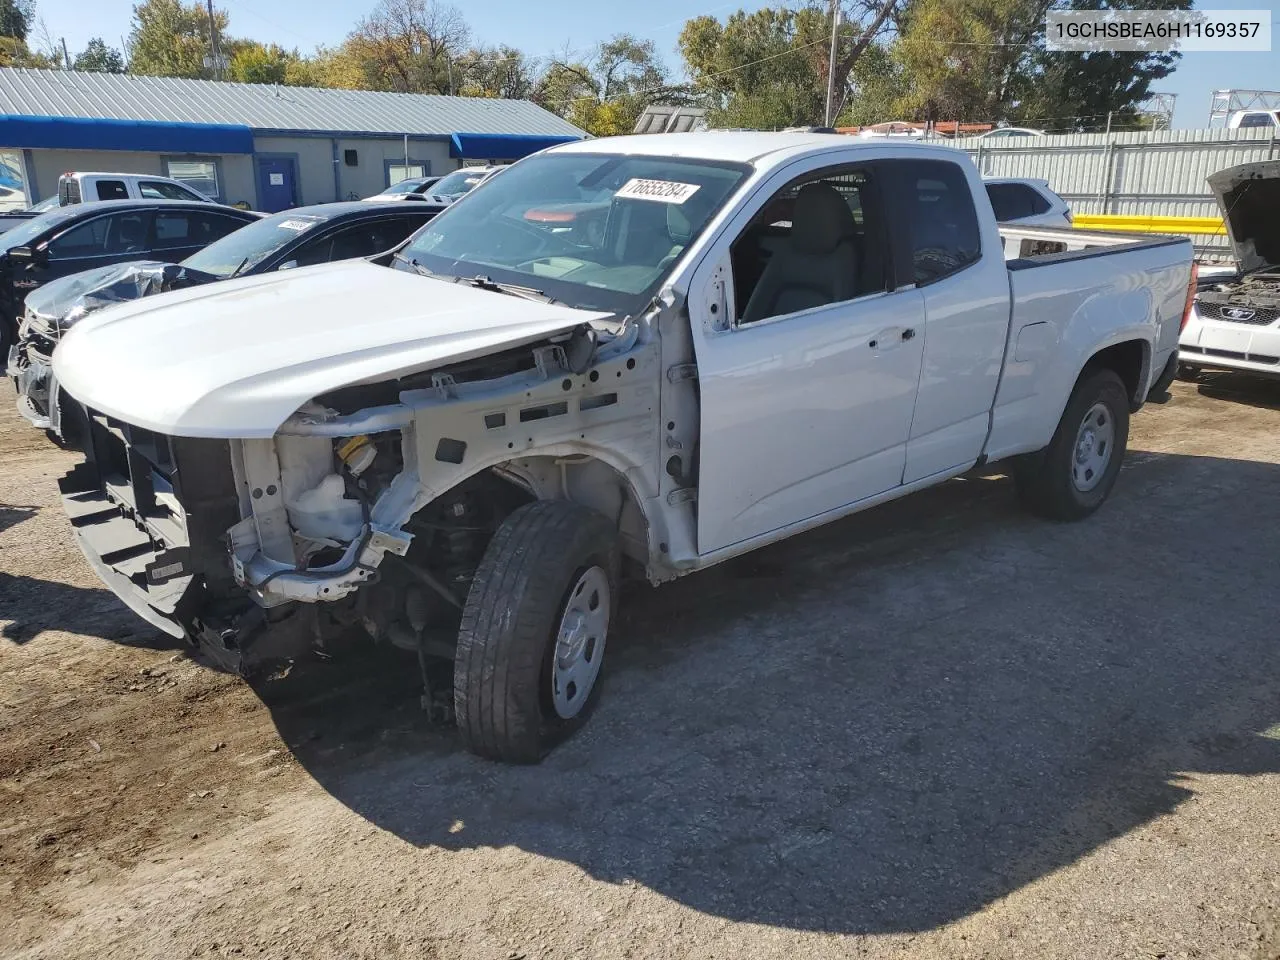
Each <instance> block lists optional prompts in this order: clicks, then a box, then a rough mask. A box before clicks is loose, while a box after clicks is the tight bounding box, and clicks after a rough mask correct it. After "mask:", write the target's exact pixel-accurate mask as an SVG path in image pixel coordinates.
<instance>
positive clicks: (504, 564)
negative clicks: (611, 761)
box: [453, 500, 619, 763]
mask: <svg viewBox="0 0 1280 960" xmlns="http://www.w3.org/2000/svg"><path fill="white" fill-rule="evenodd" d="M618 564H619V560H618V543H617V534H616V532H615V530H614V528H613V525H612V524H611V523H610V522H609V520H608V519H606V518H605V517H604V516H602V515H601V514H598V513H596V512H595V511H593V510H589V509H587V508H586V507H582V506H579V505H578V504H575V503H570V502H567V501H561V500H542V501H538V502H535V503H531V504H527V505H526V506H523V507H521V508H519V509H518V510H516V511H515V512H513V513H512V514H511V515H510V516H509V517H507V519H506V520H505V521H504V522H503V524H502V526H501V527H499V528H498V532H497V533H496V534H494V537H493V539H492V540H491V541H490V542H489V546H488V547H487V548H486V550H485V554H484V558H483V559H482V560H481V561H480V566H479V567H478V568H477V569H476V573H475V576H474V577H473V579H472V581H471V589H470V592H469V593H468V595H467V602H466V605H465V606H464V608H463V612H462V625H461V627H460V629H459V631H458V649H457V653H456V655H455V657H454V680H453V699H454V709H455V712H456V714H457V718H458V729H459V730H460V732H461V733H462V739H463V742H464V743H465V744H466V746H467V748H468V749H469V750H471V751H472V752H473V753H476V754H479V755H480V756H482V757H487V758H489V759H492V760H503V761H506V762H509V763H537V762H538V761H539V760H541V759H542V758H543V757H544V756H545V755H546V754H547V752H548V751H549V750H550V749H551V748H552V747H554V746H555V745H556V744H557V743H559V742H561V741H562V740H564V739H565V738H567V737H568V736H570V735H571V734H572V733H574V731H576V730H577V729H578V728H579V727H581V726H582V725H583V724H584V723H585V722H586V720H587V717H588V715H589V714H590V712H591V710H592V708H593V707H594V705H595V702H596V700H597V699H598V697H599V693H600V670H601V667H602V665H603V660H604V653H605V640H606V638H607V634H608V630H609V622H610V620H611V619H612V614H613V609H614V607H615V605H616V603H617V583H618Z"/></svg>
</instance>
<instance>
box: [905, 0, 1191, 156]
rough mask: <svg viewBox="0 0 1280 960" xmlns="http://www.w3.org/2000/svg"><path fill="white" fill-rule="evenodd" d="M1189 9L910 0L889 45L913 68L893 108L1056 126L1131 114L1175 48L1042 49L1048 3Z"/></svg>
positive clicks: (1175, 4)
mask: <svg viewBox="0 0 1280 960" xmlns="http://www.w3.org/2000/svg"><path fill="white" fill-rule="evenodd" d="M1104 6H1105V7H1107V8H1111V9H1188V8H1189V7H1190V6H1191V0H1106V2H1105V3H1104V2H1102V0H913V2H912V4H911V6H910V8H909V12H908V14H907V16H906V17H905V18H904V22H903V25H902V34H901V36H900V37H899V40H898V42H897V43H896V44H895V45H894V47H893V51H892V57H893V60H894V62H895V64H896V67H897V70H898V73H899V75H900V76H902V77H905V78H909V81H910V82H909V84H907V85H906V87H905V89H904V90H903V91H902V93H901V95H900V96H899V97H898V98H897V100H896V103H895V106H894V110H895V112H896V114H897V115H900V116H901V117H903V118H906V119H914V120H939V119H947V120H979V121H996V120H1009V121H1012V122H1015V123H1024V124H1028V125H1032V126H1040V127H1045V128H1047V129H1053V130H1066V131H1070V130H1080V129H1087V128H1100V127H1102V126H1103V125H1104V124H1105V122H1106V115H1107V114H1108V113H1109V112H1110V113H1112V114H1113V120H1114V121H1116V122H1119V123H1124V124H1132V123H1135V122H1136V120H1137V107H1138V104H1140V103H1141V102H1142V101H1143V100H1144V99H1146V97H1147V95H1148V94H1149V93H1150V91H1151V84H1152V82H1154V81H1156V80H1159V79H1161V78H1163V77H1165V76H1168V75H1169V73H1171V72H1172V70H1173V68H1174V65H1175V64H1176V63H1177V60H1178V56H1179V55H1178V54H1177V53H1168V52H1156V53H1062V52H1050V51H1048V50H1046V49H1045V33H1044V24H1045V16H1046V14H1047V13H1048V12H1049V11H1050V10H1051V9H1076V10H1085V9H1095V10H1096V9H1100V8H1102V7H1104Z"/></svg>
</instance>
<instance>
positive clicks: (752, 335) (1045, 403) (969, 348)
mask: <svg viewBox="0 0 1280 960" xmlns="http://www.w3.org/2000/svg"><path fill="white" fill-rule="evenodd" d="M1003 233H1004V235H1003V236H1002V230H1001V229H999V228H997V226H996V221H995V219H994V217H993V216H992V212H991V206H990V203H989V201H988V199H987V195H986V192H985V190H984V189H983V185H982V181H981V179H980V178H979V176H978V173H977V171H976V170H975V169H974V167H973V166H972V165H971V164H970V162H969V161H968V159H967V158H966V157H965V156H964V155H963V154H962V153H959V152H957V151H954V150H951V149H947V148H945V147H935V146H924V145H919V144H913V143H905V142H894V141H889V140H879V141H858V140H855V139H852V138H847V137H838V136H831V135H823V134H767V133H724V134H718V133H696V134H672V135H662V136H641V137H620V138H614V139H610V140H593V141H586V142H582V143H576V144H570V145H565V146H561V147H555V148H553V149H550V150H547V151H544V152H542V153H539V154H536V155H534V156H531V157H529V158H526V159H525V160H522V161H520V162H519V163H517V164H515V165H514V166H512V167H510V168H509V169H508V170H507V171H506V172H505V173H504V174H503V176H501V177H499V178H497V179H495V180H494V181H493V183H491V184H489V185H487V186H486V187H485V189H483V190H478V191H476V192H475V193H473V194H470V195H468V196H467V197H465V198H463V199H462V200H460V201H459V202H458V203H457V204H455V205H453V206H451V207H450V208H449V209H448V210H447V211H445V212H444V213H442V214H441V215H440V216H439V217H438V218H437V219H435V220H434V221H432V223H430V224H429V225H427V226H426V227H425V228H423V230H422V231H420V232H419V233H418V234H416V235H415V236H414V238H413V239H412V240H411V241H410V242H409V244H408V245H407V246H406V247H405V248H404V249H403V250H402V251H400V252H399V253H398V254H397V255H396V259H395V262H394V263H393V264H391V265H390V266H384V265H377V264H374V263H369V262H363V261H352V262H348V263H345V264H334V265H329V266H321V267H314V268H306V269H300V270H292V271H289V272H288V273H285V274H270V275H266V276H261V277H252V278H248V279H243V280H231V281H227V282H225V283H222V284H218V285H216V286H212V287H203V288H198V289H193V290H186V291H180V292H175V293H171V294H166V295H163V296H159V297H154V298H150V299H146V300H141V301H138V302H135V303H127V304H123V305H120V306H116V307H111V308H108V309H106V310H104V311H102V312H101V313H99V314H97V315H95V316H92V317H89V318H87V319H86V320H84V321H83V322H81V323H80V324H78V325H77V326H76V327H74V328H73V329H72V330H71V332H70V333H69V334H68V336H67V337H66V338H65V340H64V341H63V342H62V344H61V345H60V346H59V348H58V350H57V353H56V355H55V358H54V368H55V371H56V375H57V377H58V380H59V382H60V383H61V384H62V388H63V389H64V390H65V391H67V392H68V393H70V394H71V395H72V396H74V397H75V398H76V399H77V400H79V401H80V402H81V403H83V404H84V405H85V407H86V408H87V411H88V415H89V420H90V430H89V433H90V440H89V444H88V447H89V453H88V459H87V461H86V462H85V463H84V464H82V465H81V466H80V467H78V468H77V469H76V470H74V471H73V472H72V473H71V474H69V475H68V476H67V477H66V478H65V479H64V480H63V482H62V489H63V494H64V503H65V506H66V510H67V512H68V514H69V515H70V518H71V522H72V525H73V526H74V528H75V533H76V536H77V538H78V540H79V542H80V544H81V546H82V547H83V549H84V552H85V554H86V556H87V557H88V558H89V561H90V562H91V563H92V564H93V566H94V567H95V568H96V570H97V572H98V573H99V574H100V575H101V577H102V579H103V580H104V581H106V583H107V584H108V585H109V586H110V587H111V588H112V589H113V590H114V591H115V592H116V593H117V594H118V595H119V596H120V597H121V598H122V599H124V601H125V602H126V603H128V604H129V605H130V606H131V607H132V608H133V609H134V610H136V611H137V612H138V613H139V614H140V615H141V616H143V617H145V618H146V619H147V620H149V621H150V622H151V623H153V624H155V625H156V626H158V627H159V628H160V629H162V630H166V631H168V632H169V633H171V634H173V635H175V636H186V637H188V638H189V639H191V640H193V641H195V642H198V643H200V644H202V645H203V646H204V647H205V648H206V649H207V650H208V651H209V652H210V654H212V655H213V656H214V657H215V658H218V659H220V660H221V661H223V662H225V663H227V664H229V665H231V664H235V665H239V666H241V667H243V665H244V664H245V663H248V662H252V661H254V660H256V659H260V658H264V657H267V656H280V655H283V651H284V650H285V649H286V644H287V643H288V642H296V641H304V642H312V643H314V642H316V641H317V639H321V640H322V639H323V638H324V637H326V636H329V635H331V634H332V633H334V632H335V631H339V630H343V629H344V628H345V629H348V630H349V629H350V628H352V627H355V626H363V627H364V628H365V629H366V630H367V632H368V633H369V634H371V635H372V636H373V637H374V638H375V639H376V640H379V641H383V642H387V643H391V644H394V645H397V646H401V647H405V648H408V649H410V650H415V651H417V652H418V654H419V659H420V663H421V664H422V665H423V674H424V679H426V680H427V681H428V686H429V687H430V685H431V678H432V676H433V673H432V671H433V669H435V666H434V665H435V664H437V663H444V664H446V665H447V664H449V663H452V692H451V695H449V694H448V693H446V696H447V698H448V701H449V702H450V703H451V704H452V705H453V706H454V708H455V715H456V720H457V723H458V725H459V727H460V729H461V731H462V734H463V737H464V740H465V742H466V743H467V744H468V746H469V747H470V748H471V749H472V750H474V751H475V752H477V753H479V754H482V755H484V756H488V757H493V758H500V759H504V760H510V761H520V762H527V761H536V760H537V759H538V758H540V757H541V756H542V755H543V754H544V753H545V752H546V751H547V750H548V749H549V748H550V747H551V746H552V745H553V744H554V743H556V742H557V741H558V740H560V739H562V738H563V737H565V736H566V735H567V734H569V733H570V732H572V731H573V730H574V729H575V728H577V727H578V726H579V725H580V724H581V723H582V722H583V721H584V719H585V718H586V716H587V714H588V712H589V711H590V708H591V706H592V704H593V702H594V701H595V699H596V697H597V695H598V693H599V690H600V684H599V677H600V669H601V666H602V664H603V661H604V657H605V647H606V639H607V637H608V633H609V627H610V621H611V619H612V617H613V614H614V610H615V606H616V603H617V600H618V584H619V575H620V570H621V568H622V567H623V565H624V564H626V565H629V566H630V567H631V568H632V569H634V570H636V571H640V572H642V573H643V575H644V576H646V577H647V578H648V579H649V580H650V581H652V582H654V583H658V582H661V581H665V580H669V579H671V578H674V577H678V576H680V575H682V574H686V573H691V572H693V571H696V570H699V569H702V568H704V567H709V566H711V565H713V564H716V563H719V562H720V561H723V560H726V559H729V558H730V557H734V556H737V555H739V554H743V553H745V552H747V551H750V550H753V549H755V548H757V547H760V546H763V545H765V544H768V543H770V542H773V541H776V540H779V539H781V538H783V537H787V536H790V535H792V534H795V533H800V532H802V531H804V530H808V529H811V528H813V527H816V526H819V525H821V524H824V523H827V522H829V521H832V520H835V519H837V518H839V517H843V516H846V515H848V514H851V513H854V512H856V511H859V510H864V509H866V508H868V507H871V506H873V505H875V504H878V503H882V502H884V501H886V500H890V499H893V498H895V497H900V496H902V495H904V494H907V493H911V492H913V491H916V490H920V489H922V488H924V487H929V486H932V485H934V484H938V483H942V482H943V481H945V480H947V479H948V478H950V477H955V476H957V475H959V474H962V473H965V472H966V471H969V470H972V469H973V468H974V467H975V466H981V465H983V464H986V463H989V462H991V461H1000V460H1003V461H1008V462H1009V464H1010V469H1011V471H1012V472H1013V474H1014V475H1015V476H1016V478H1017V485H1018V489H1019V490H1020V491H1021V494H1022V496H1023V498H1024V499H1025V501H1026V503H1027V504H1028V505H1029V506H1030V507H1031V508H1033V509H1034V510H1035V511H1037V512H1038V513H1040V514H1043V515H1045V516H1047V517H1051V518H1056V519H1061V520H1074V519H1078V518H1081V517H1085V516H1088V515H1089V514H1091V513H1092V512H1093V511H1094V510H1096V509H1097V508H1098V506H1099V505H1100V504H1101V503H1102V502H1103V501H1104V500H1105V499H1106V497H1107V495H1108V494H1109V493H1110V491H1111V488H1112V486H1113V484H1114V483H1115V481H1116V475H1117V473H1118V471H1119V469H1120V464H1121V459H1122V458H1123V456H1124V452H1125V444H1126V438H1127V433H1128V424H1129V415H1130V414H1131V413H1132V412H1134V411H1136V410H1137V409H1138V408H1139V407H1140V406H1142V404H1143V402H1144V400H1145V399H1146V397H1147V394H1148V391H1149V390H1150V389H1152V387H1153V384H1156V383H1157V382H1158V380H1159V379H1160V378H1161V377H1162V376H1163V377H1165V378H1172V375H1173V369H1174V363H1175V348H1176V346H1177V340H1178V331H1179V323H1180V319H1181V318H1183V317H1184V316H1185V313H1186V309H1187V306H1188V303H1189V285H1190V279H1191V262H1192V251H1191V245H1190V243H1189V242H1188V241H1187V240H1185V239H1177V238H1156V239H1152V238H1143V239H1141V240H1136V241H1135V240H1132V239H1131V238H1123V237H1116V236H1115V235H1089V234H1079V233H1076V232H1074V231H1070V230H1053V229H1046V228H1038V229H1036V230H1035V231H1033V232H1032V233H1030V234H1025V235H1024V234H1022V233H1019V232H1018V231H1015V230H1004V231H1003ZM1021 242H1024V243H1029V244H1031V245H1032V248H1034V249H1035V250H1036V251H1037V252H1039V253H1041V254H1042V255H1039V256H1035V257H1022V256H1019V255H1017V251H1016V250H1013V249H1012V246H1016V245H1017V244H1018V243H1021ZM1106 244H1111V246H1106ZM1046 245H1047V246H1046ZM1006 246H1010V251H1011V253H1010V255H1011V259H1009V261H1008V262H1006V259H1005V255H1006ZM1045 250H1050V251H1060V252H1049V253H1047V254H1044V253H1043V251H1045ZM103 369H106V370H110V371H111V376H109V377H102V376H99V375H96V373H97V371H101V370H103ZM726 615H728V614H726ZM286 638H287V639H286ZM445 669H446V670H447V669H448V668H447V666H446V667H445ZM435 676H437V677H438V676H439V673H438V672H437V673H436V674H435ZM435 686H436V688H437V689H436V692H437V693H438V692H440V688H441V684H440V683H439V682H438V680H437V682H436V684H435ZM445 689H446V690H447V687H446V688H445Z"/></svg>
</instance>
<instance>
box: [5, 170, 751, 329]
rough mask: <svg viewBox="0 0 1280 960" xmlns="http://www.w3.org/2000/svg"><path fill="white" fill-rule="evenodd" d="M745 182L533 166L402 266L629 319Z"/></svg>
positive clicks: (438, 230)
mask: <svg viewBox="0 0 1280 960" xmlns="http://www.w3.org/2000/svg"><path fill="white" fill-rule="evenodd" d="M749 172H750V168H749V167H747V166H746V165H743V164H734V163H727V162H719V163H716V162H708V161H700V160H693V159H687V158H685V159H682V158H674V157H643V156H608V155H600V154H586V153H576V152H574V153H546V154H541V155H539V156H535V157H530V158H529V159H527V160H523V161H521V162H520V163H518V164H516V165H515V166H513V167H510V168H509V169H507V170H506V171H505V172H504V173H503V174H502V176H500V177H495V178H494V179H493V181H492V182H491V183H490V184H489V185H488V186H487V187H485V188H484V189H483V190H478V191H476V192H475V193H474V194H472V195H471V196H469V197H467V198H466V199H464V200H462V201H459V202H458V203H456V204H453V205H452V206H450V207H449V208H447V209H446V210H445V211H444V212H443V213H441V214H440V215H439V216H438V217H436V218H435V219H434V220H432V221H431V222H430V223H428V224H427V225H426V226H425V227H424V228H423V229H422V230H421V231H419V233H418V234H417V236H416V237H415V238H414V240H413V242H412V243H411V244H410V245H409V246H407V247H406V248H405V249H404V250H403V251H402V255H403V257H404V259H405V260H407V261H409V262H410V263H416V264H417V265H418V266H420V267H424V268H426V269H427V270H429V271H431V272H432V273H436V274H440V275H442V276H448V277H465V278H474V277H478V276H484V277H488V278H489V279H491V280H496V281H498V282H503V283H512V284H518V285H521V286H526V287H533V288H535V289H537V290H539V291H542V292H543V293H545V294H546V295H547V296H550V297H553V298H555V299H556V300H560V301H562V302H564V303H567V304H569V305H570V306H576V307H582V308H586V309H597V310H608V311H610V312H618V313H630V312H635V311H638V310H640V309H642V308H643V307H644V305H645V304H646V303H647V302H648V300H649V299H650V298H651V297H652V296H653V293H654V291H655V290H656V289H657V287H658V284H659V283H660V282H661V281H662V279H663V278H664V277H665V276H666V275H667V273H668V272H669V271H670V270H671V268H672V266H674V264H675V262H676V260H677V259H679V256H680V254H681V253H682V252H683V251H684V250H685V249H686V248H687V247H688V246H689V244H691V243H692V242H693V240H694V239H695V238H696V237H697V236H698V234H700V233H701V232H702V229H703V227H705V226H706V224H707V222H708V221H709V220H710V219H711V217H712V216H713V215H714V214H715V212H716V211H717V210H719V209H720V207H721V206H722V205H723V204H724V202H725V200H726V199H727V198H728V197H729V195H730V194H731V193H733V191H734V190H735V189H736V188H737V187H738V185H739V184H740V183H741V182H742V181H743V179H744V178H745V177H746V176H747V174H748V173H749ZM0 236H2V234H0Z"/></svg>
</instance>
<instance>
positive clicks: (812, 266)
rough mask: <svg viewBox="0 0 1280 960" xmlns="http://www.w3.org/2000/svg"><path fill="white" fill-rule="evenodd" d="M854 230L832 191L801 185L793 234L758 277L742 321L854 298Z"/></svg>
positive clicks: (846, 207)
mask: <svg viewBox="0 0 1280 960" xmlns="http://www.w3.org/2000/svg"><path fill="white" fill-rule="evenodd" d="M857 230H858V228H857V224H856V223H855V222H854V219H853V213H852V212H851V211H850V210H849V205H848V204H847V203H845V201H844V198H843V197H842V196H840V193H839V191H837V190H836V189H835V188H834V187H832V186H829V185H828V184H825V183H810V184H806V185H805V186H803V187H801V188H800V192H799V194H797V195H796V205H795V211H794V212H793V213H792V216H791V236H790V237H789V238H788V240H787V243H786V245H785V246H784V247H782V248H781V249H780V250H779V251H778V252H777V253H775V254H774V255H773V256H772V257H771V258H770V260H769V263H768V265H766V266H765V268H764V271H763V272H762V273H761V274H760V280H759V282H758V283H757V284H756V288H755V290H753V291H752V293H751V298H750V299H749V300H748V301H747V308H746V310H745V311H743V314H742V322H743V323H754V322H755V321H757V320H764V319H766V318H768V317H776V316H780V315H782V314H786V313H795V312H796V311H797V310H808V309H809V308H811V307H820V306H823V305H824V304H828V303H839V302H840V301H842V300H851V299H853V297H854V296H855V295H856V292H857V286H858V253H857V249H856V246H855V237H856V235H857Z"/></svg>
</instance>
